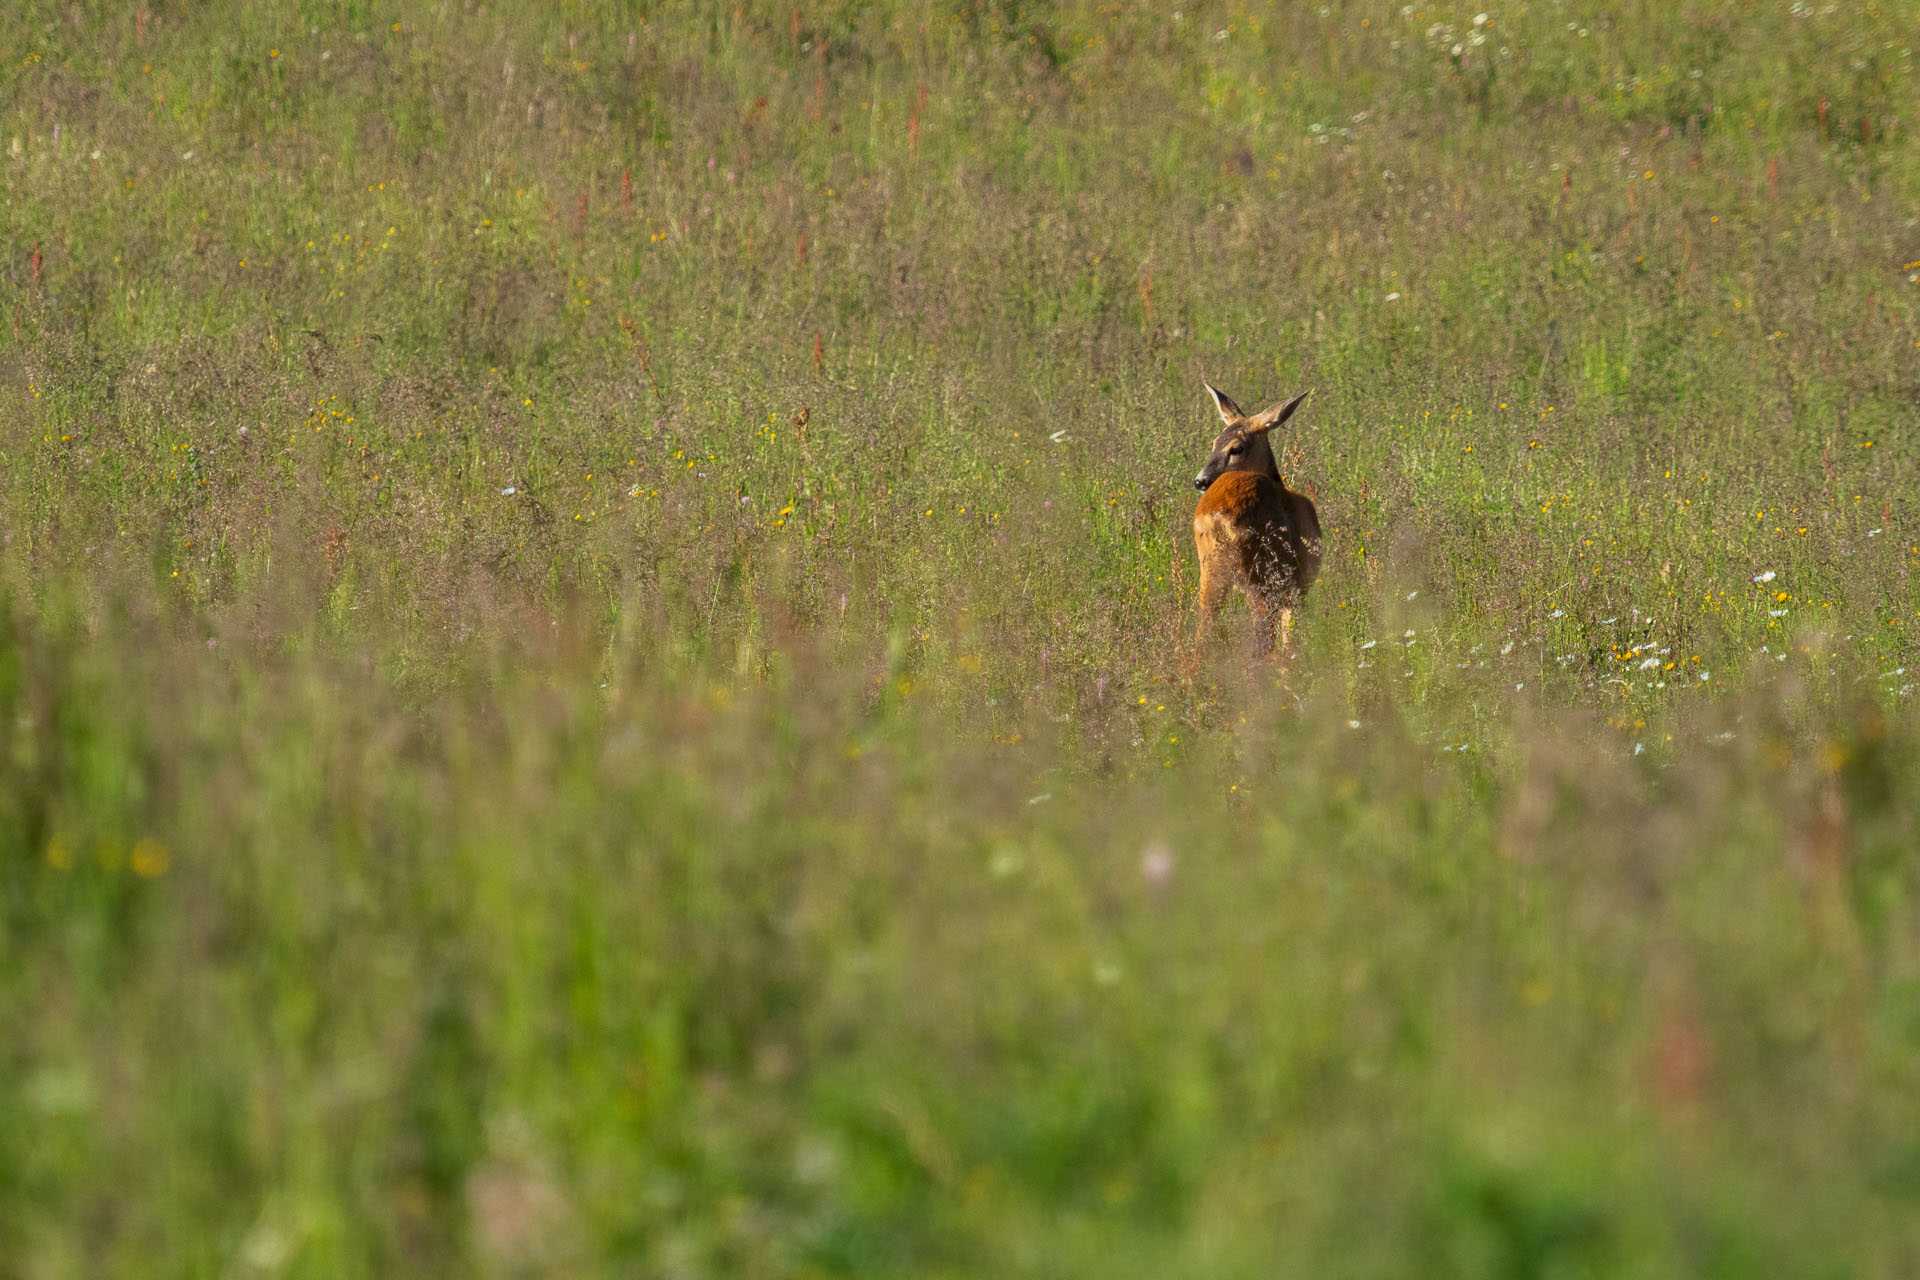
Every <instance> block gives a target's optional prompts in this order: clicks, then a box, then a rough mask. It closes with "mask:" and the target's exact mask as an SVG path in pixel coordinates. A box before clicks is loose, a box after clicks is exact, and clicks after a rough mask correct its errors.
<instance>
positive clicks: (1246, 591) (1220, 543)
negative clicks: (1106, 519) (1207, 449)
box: [1193, 387, 1320, 654]
mask: <svg viewBox="0 0 1920 1280" xmlns="http://www.w3.org/2000/svg"><path fill="white" fill-rule="evenodd" d="M1207 392H1208V394H1210V395H1211V396H1212V397H1213V401H1214V404H1215V406H1216V407H1217V408H1218V409H1219V410H1220V417H1221V418H1222V419H1223V420H1224V421H1225V423H1226V430H1224V431H1222V432H1221V433H1220V436H1219V438H1218V439H1216V440H1215V441H1214V444H1213V456H1212V457H1210V458H1208V459H1207V465H1206V466H1205V467H1203V468H1201V470H1200V474H1199V475H1197V476H1195V477H1194V479H1193V485H1194V488H1196V489H1199V490H1200V491H1201V497H1200V504H1199V506H1197V507H1195V508H1194V512H1193V546H1194V550H1195V551H1196V552H1197V553H1198V554H1199V558H1200V629H1199V634H1198V635H1197V636H1196V638H1195V643H1196V646H1197V645H1199V644H1201V643H1203V642H1204V641H1205V639H1206V635H1207V631H1208V629H1209V627H1210V626H1211V625H1212V623H1213V620H1214V618H1215V617H1216V616H1217V615H1218V613H1219V611H1220V606H1221V604H1222V603H1223V602H1224V601H1225V599H1226V596H1227V593H1228V592H1229V591H1232V590H1238V591H1240V592H1241V593H1242V594H1243V595H1245V596H1246V597H1247V600H1248V602H1249V603H1250V604H1251V605H1252V606H1253V616H1254V626H1255V634H1256V636H1257V637H1258V640H1259V644H1260V647H1261V650H1262V651H1263V652H1269V653H1270V652H1273V650H1274V646H1275V633H1276V631H1277V632H1278V643H1279V648H1280V651H1281V652H1282V653H1283V654H1284V652H1285V650H1286V644H1287V637H1288V633H1289V632H1290V631H1291V630H1292V628H1293V611H1294V608H1295V607H1296V606H1297V605H1298V604H1299V603H1300V600H1301V598H1302V597H1304V596H1305V595H1306V593H1307V588H1308V586H1310V585H1311V584H1312V582H1313V579H1314V575H1315V574H1317V573H1318V572H1319V570H1320V517H1319V514H1318V513H1317V512H1316V511H1315V510H1314V507H1313V503H1312V502H1311V501H1309V500H1308V499H1307V497H1306V495H1305V494H1300V493H1295V492H1293V490H1291V489H1289V488H1287V486H1286V483H1285V482H1284V481H1283V480H1282V479H1281V476H1280V466H1279V464H1278V462H1276V461H1275V460H1274V456H1273V446H1272V445H1271V444H1270V443H1269V442H1268V440H1267V433H1268V432H1270V431H1271V430H1273V428H1275V427H1277V426H1279V425H1280V424H1281V423H1283V422H1285V421H1286V420H1287V419H1288V418H1290V417H1292V416H1293V412H1294V410H1296V409H1298V408H1299V407H1300V402H1301V401H1303V400H1305V399H1306V398H1307V396H1306V393H1305V392H1304V391H1303V392H1301V393H1300V394H1299V395H1297V396H1295V397H1294V398H1293V399H1291V400H1289V401H1286V402H1285V403H1283V404H1276V405H1272V406H1270V407H1268V408H1266V409H1263V410H1261V411H1260V412H1259V413H1256V414H1252V415H1249V414H1247V413H1245V412H1243V411H1242V410H1241V408H1240V406H1239V405H1237V404H1235V403H1234V402H1233V400H1232V398H1231V397H1229V396H1227V395H1226V394H1224V393H1223V392H1220V391H1216V390H1214V389H1213V388H1212V387H1208V388H1207Z"/></svg>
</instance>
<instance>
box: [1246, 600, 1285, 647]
mask: <svg viewBox="0 0 1920 1280" xmlns="http://www.w3.org/2000/svg"><path fill="white" fill-rule="evenodd" d="M1247 595H1248V601H1249V603H1251V604H1252V605H1253V644H1254V648H1255V649H1257V650H1258V651H1259V652H1260V654H1261V656H1262V657H1272V656H1273V628H1274V623H1275V622H1276V621H1285V620H1286V617H1287V611H1286V610H1284V609H1280V608H1278V607H1276V606H1275V604H1274V602H1273V600H1271V599H1270V598H1269V597H1268V596H1267V595H1266V594H1265V593H1264V592H1259V591H1251V592H1248V593H1247Z"/></svg>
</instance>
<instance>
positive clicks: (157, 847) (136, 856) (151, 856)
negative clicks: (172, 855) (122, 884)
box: [127, 836, 167, 880]
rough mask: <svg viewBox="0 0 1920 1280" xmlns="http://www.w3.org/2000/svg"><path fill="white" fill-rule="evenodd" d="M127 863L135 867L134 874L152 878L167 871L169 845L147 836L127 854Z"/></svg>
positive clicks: (146, 878)
mask: <svg viewBox="0 0 1920 1280" xmlns="http://www.w3.org/2000/svg"><path fill="white" fill-rule="evenodd" d="M127 863H128V865H129V866H131V867H132V868H133V874H135V875H137V876H139V877H141V878H142V879H144V880H152V879H153V878H155V877H156V876H162V875H165V874H166V872H167V846H165V845H164V844H161V843H160V842H159V841H158V840H155V839H154V838H153V837H152V836H147V837H146V838H145V839H143V840H141V841H139V842H138V843H137V844H135V845H134V846H133V851H132V852H131V853H129V854H128V855H127Z"/></svg>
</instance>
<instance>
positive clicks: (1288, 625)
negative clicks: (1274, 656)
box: [1280, 604, 1293, 658]
mask: <svg viewBox="0 0 1920 1280" xmlns="http://www.w3.org/2000/svg"><path fill="white" fill-rule="evenodd" d="M1292 647H1293V606H1292V605H1290V604H1283V605H1281V606H1280V656H1281V657H1282V658H1285V657H1286V656H1287V655H1288V654H1289V653H1290V652H1291V651H1292Z"/></svg>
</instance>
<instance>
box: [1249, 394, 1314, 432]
mask: <svg viewBox="0 0 1920 1280" xmlns="http://www.w3.org/2000/svg"><path fill="white" fill-rule="evenodd" d="M1306 398H1307V393H1306V392H1305V391H1302V392H1301V393H1300V394H1299V395H1297V396H1295V397H1294V398H1293V399H1291V400H1288V401H1285V402H1284V403H1281V404H1270V405H1268V406H1267V407H1266V408H1264V409H1262V410H1261V411H1260V412H1258V413H1256V414H1254V415H1253V416H1252V417H1251V418H1249V419H1247V430H1248V431H1251V432H1252V433H1253V434H1254V435H1259V434H1261V433H1262V432H1266V431H1271V430H1273V429H1274V428H1275V427H1277V426H1279V425H1280V424H1281V423H1283V422H1285V421H1286V420H1287V419H1288V418H1291V417H1292V416H1293V411H1294V410H1295V409H1298V408H1299V407H1300V405H1301V402H1302V401H1304V400H1305V399H1306Z"/></svg>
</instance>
